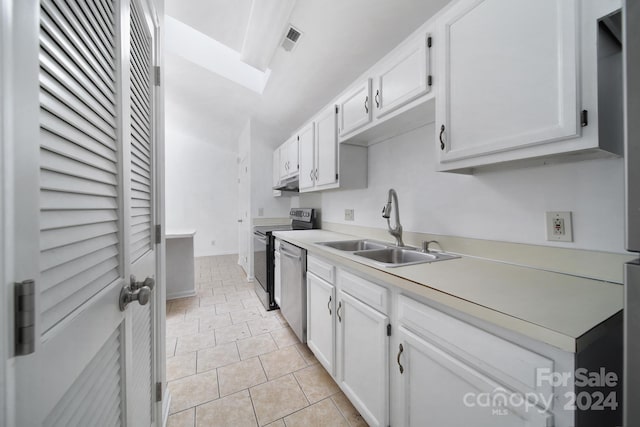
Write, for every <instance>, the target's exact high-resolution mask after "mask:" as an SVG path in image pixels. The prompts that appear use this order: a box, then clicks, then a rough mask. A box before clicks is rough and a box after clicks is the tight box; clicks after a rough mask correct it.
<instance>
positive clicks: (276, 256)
mask: <svg viewBox="0 0 640 427" xmlns="http://www.w3.org/2000/svg"><path fill="white" fill-rule="evenodd" d="M281 289H282V281H281V277H280V252H279V251H276V252H274V253H273V299H274V300H275V301H276V304H278V306H279V305H280V292H281Z"/></svg>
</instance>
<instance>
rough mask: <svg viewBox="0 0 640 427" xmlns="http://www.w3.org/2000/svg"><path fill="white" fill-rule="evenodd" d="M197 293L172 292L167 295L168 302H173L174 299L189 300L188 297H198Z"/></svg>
mask: <svg viewBox="0 0 640 427" xmlns="http://www.w3.org/2000/svg"><path fill="white" fill-rule="evenodd" d="M196 294H197V293H196V291H195V290H193V291H180V292H172V293H167V301H169V300H172V299H178V298H188V297H193V296H196Z"/></svg>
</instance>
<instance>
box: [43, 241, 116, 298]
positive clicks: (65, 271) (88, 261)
mask: <svg viewBox="0 0 640 427" xmlns="http://www.w3.org/2000/svg"><path fill="white" fill-rule="evenodd" d="M117 255H118V247H117V246H115V245H112V246H109V247H106V248H103V249H99V250H97V251H95V252H90V253H87V254H85V255H83V256H81V257H79V258H77V259H74V260H73V261H70V262H67V263H65V264H61V265H57V266H55V267H54V268H51V269H49V270H43V271H42V275H41V278H42V284H41V286H42V288H41V289H42V290H47V289H50V288H53V287H54V286H56V285H59V284H60V283H62V282H63V281H65V280H68V279H71V278H72V277H74V276H77V275H78V274H80V273H83V272H84V271H86V270H87V267H88V266H91V265H96V264H100V263H102V262H104V261H107V260H109V259H111V258H113V257H115V256H117Z"/></svg>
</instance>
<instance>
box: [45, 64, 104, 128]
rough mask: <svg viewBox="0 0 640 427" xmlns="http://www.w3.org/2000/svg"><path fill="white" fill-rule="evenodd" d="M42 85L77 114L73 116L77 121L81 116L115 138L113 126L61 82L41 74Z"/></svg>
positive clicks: (46, 74)
mask: <svg viewBox="0 0 640 427" xmlns="http://www.w3.org/2000/svg"><path fill="white" fill-rule="evenodd" d="M40 85H41V86H42V88H44V89H45V90H46V93H47V94H48V95H51V96H53V97H54V98H55V100H56V101H58V102H60V103H61V104H63V105H64V107H65V108H67V109H69V110H70V111H72V112H73V113H75V114H74V115H73V117H74V119H75V120H77V117H78V116H80V118H81V120H82V119H84V120H86V121H87V122H90V123H91V124H92V125H93V127H95V128H96V129H97V130H99V131H101V132H102V133H104V134H105V135H107V136H108V137H110V138H115V129H114V126H113V125H111V124H110V123H109V122H107V121H105V120H104V118H103V117H101V116H100V115H99V114H96V112H95V111H94V110H92V109H91V108H89V107H87V105H86V104H85V103H83V102H80V100H79V99H78V98H76V97H75V96H73V95H71V94H70V93H69V92H68V91H67V90H65V88H64V86H60V84H59V82H58V81H57V80H54V79H53V78H51V76H49V74H48V73H46V72H43V73H41V75H40ZM90 135H91V134H90Z"/></svg>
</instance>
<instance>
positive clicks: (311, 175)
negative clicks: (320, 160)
mask: <svg viewBox="0 0 640 427" xmlns="http://www.w3.org/2000/svg"><path fill="white" fill-rule="evenodd" d="M309 178H311V181H313V169H311V170H310V171H309Z"/></svg>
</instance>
